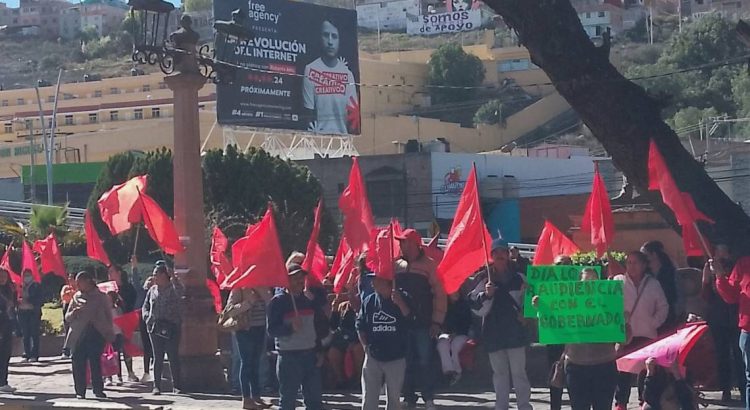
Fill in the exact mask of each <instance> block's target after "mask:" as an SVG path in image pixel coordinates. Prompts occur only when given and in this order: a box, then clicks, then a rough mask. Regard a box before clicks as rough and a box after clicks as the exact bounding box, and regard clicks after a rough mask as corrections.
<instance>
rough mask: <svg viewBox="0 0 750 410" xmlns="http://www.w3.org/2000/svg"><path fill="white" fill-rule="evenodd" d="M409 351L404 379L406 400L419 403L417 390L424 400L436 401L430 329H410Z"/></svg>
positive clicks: (408, 335) (408, 334)
mask: <svg viewBox="0 0 750 410" xmlns="http://www.w3.org/2000/svg"><path fill="white" fill-rule="evenodd" d="M407 337H408V338H409V349H408V350H407V352H406V378H405V379H404V389H403V390H404V400H405V401H406V402H408V403H416V402H417V394H416V392H417V390H419V391H420V392H421V393H422V400H424V401H425V402H427V401H428V400H434V399H435V378H434V375H435V372H434V371H433V369H432V368H431V366H432V357H433V354H432V353H433V342H432V338H431V337H430V329H427V328H417V329H409V332H408V333H407Z"/></svg>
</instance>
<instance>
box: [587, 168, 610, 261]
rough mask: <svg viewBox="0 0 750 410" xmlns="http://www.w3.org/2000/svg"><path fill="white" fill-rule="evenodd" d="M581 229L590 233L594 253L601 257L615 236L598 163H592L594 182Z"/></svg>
mask: <svg viewBox="0 0 750 410" xmlns="http://www.w3.org/2000/svg"><path fill="white" fill-rule="evenodd" d="M581 230H582V231H583V232H589V233H590V234H591V244H592V245H594V246H595V247H596V254H597V255H598V256H599V257H600V258H601V257H602V256H603V255H604V253H605V252H606V251H607V248H608V247H609V246H610V245H611V244H612V243H613V241H614V237H615V222H614V219H613V218H612V207H611V205H610V203H609V195H608V194H607V187H606V186H605V185H604V180H603V179H602V176H601V174H599V164H598V163H596V162H595V163H594V182H593V184H592V186H591V196H589V200H588V202H587V203H586V211H585V212H584V213H583V221H582V222H581Z"/></svg>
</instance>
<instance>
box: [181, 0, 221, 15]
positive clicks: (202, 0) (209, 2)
mask: <svg viewBox="0 0 750 410" xmlns="http://www.w3.org/2000/svg"><path fill="white" fill-rule="evenodd" d="M184 4H185V11H187V12H191V11H204V10H211V8H212V7H213V6H214V2H213V0H185V3H184Z"/></svg>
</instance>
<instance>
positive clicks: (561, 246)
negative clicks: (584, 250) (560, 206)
mask: <svg viewBox="0 0 750 410" xmlns="http://www.w3.org/2000/svg"><path fill="white" fill-rule="evenodd" d="M580 250H581V249H580V248H579V247H578V245H576V244H575V243H574V242H573V241H571V240H570V239H568V237H567V236H565V234H563V233H562V232H561V231H560V230H559V229H557V227H556V226H555V225H553V224H552V222H550V221H544V229H542V234H541V235H539V242H537V244H536V251H535V252H534V263H533V265H534V266H539V265H553V264H554V263H555V258H556V257H557V256H559V255H566V256H570V255H572V254H574V253H576V252H578V251H580Z"/></svg>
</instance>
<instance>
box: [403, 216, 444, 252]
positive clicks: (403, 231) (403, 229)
mask: <svg viewBox="0 0 750 410" xmlns="http://www.w3.org/2000/svg"><path fill="white" fill-rule="evenodd" d="M391 227H393V235H391V236H392V237H393V257H394V258H398V257H399V256H401V241H399V240H398V239H396V237H397V236H400V235H401V234H402V233H403V232H404V229H403V228H401V223H400V222H399V221H398V219H396V218H391ZM435 262H439V261H435Z"/></svg>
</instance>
